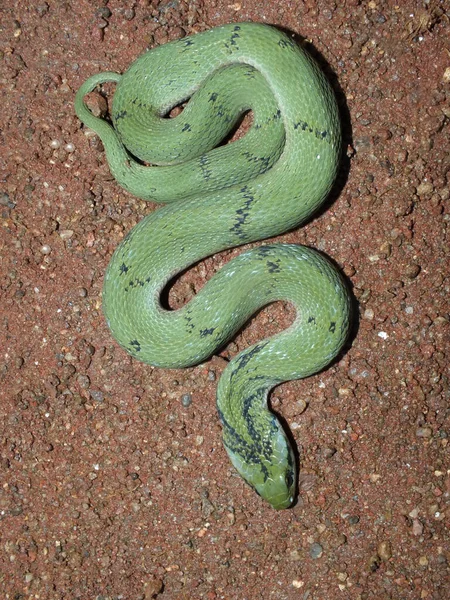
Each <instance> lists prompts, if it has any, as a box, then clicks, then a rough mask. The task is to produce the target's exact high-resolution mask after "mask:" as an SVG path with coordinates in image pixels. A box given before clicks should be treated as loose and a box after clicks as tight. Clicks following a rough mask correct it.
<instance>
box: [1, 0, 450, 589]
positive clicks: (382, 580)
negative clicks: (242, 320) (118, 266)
mask: <svg viewBox="0 0 450 600" xmlns="http://www.w3.org/2000/svg"><path fill="white" fill-rule="evenodd" d="M445 11H447V13H445ZM449 15H450V13H449V4H448V2H444V1H441V2H439V1H438V0H429V1H428V2H424V3H422V2H419V1H417V2H414V1H412V0H407V1H405V2H398V1H397V2H394V1H393V0H375V1H365V0H364V1H358V0H344V1H342V2H334V1H333V0H305V1H300V0H266V1H265V2H257V1H255V0H240V1H238V2H229V1H224V0H210V1H209V2H208V1H207V0H192V1H190V2H186V1H185V0H173V1H170V2H169V1H160V2H159V1H158V0H152V1H151V2H149V1H148V0H147V1H145V0H136V1H134V2H131V1H130V2H127V1H123V2H120V1H119V0H111V1H110V2H107V1H101V0H97V1H96V2H87V1H86V0H80V1H77V2H75V1H62V0H61V1H53V0H48V1H47V2H37V3H30V2H25V1H23V0H18V1H16V2H9V3H8V2H5V3H3V9H2V14H1V17H0V22H1V30H0V42H1V44H0V50H1V52H0V58H1V62H0V64H1V75H0V77H1V84H2V92H1V94H2V96H1V97H2V110H1V114H2V133H1V194H0V205H1V206H0V211H1V225H2V227H1V238H0V243H1V263H0V264H1V284H0V285H1V288H0V290H1V300H0V302H1V304H0V316H1V331H0V347H1V358H0V374H1V392H0V394H1V401H0V409H1V419H2V436H1V460H2V471H1V483H2V485H1V495H0V519H1V521H0V540H1V546H0V550H1V553H0V592H1V594H0V595H1V597H2V598H5V599H14V600H22V599H23V600H25V599H46V600H47V599H58V600H59V599H71V600H73V599H80V600H84V599H97V600H101V599H103V600H106V599H111V600H112V599H124V600H135V599H149V598H158V599H159V598H161V600H162V599H164V600H182V599H197V598H206V599H208V600H214V599H215V598H217V599H219V598H222V599H226V600H234V599H235V600H252V599H258V600H259V599H264V600H265V599H267V600H269V599H273V600H276V599H282V600H291V599H301V600H331V599H335V598H336V599H340V598H345V599H360V600H368V599H372V598H373V599H376V600H380V599H388V598H392V599H396V600H399V599H400V600H413V599H414V600H415V599H422V600H446V599H447V598H449V597H450V596H449V594H450V592H449V590H450V577H449V560H450V543H449V537H450V536H449V530H448V526H449V522H450V506H449V502H450V461H449V439H448V438H449V435H450V422H449V382H448V377H449V373H448V363H449V358H450V351H449V303H448V298H449V287H450V278H449V268H448V244H449V240H448V228H449V196H450V175H449V168H450V159H449V150H450V144H449V136H450V127H449V120H450V102H449V100H450V54H449V50H450V46H449V39H450V23H449ZM243 20H256V21H262V22H267V23H273V24H277V25H280V26H282V27H284V28H286V29H288V30H290V31H292V32H295V33H297V34H299V35H301V36H304V38H306V40H307V45H309V47H310V48H312V50H313V51H314V53H316V55H318V56H319V57H322V59H323V60H322V64H323V65H324V67H325V68H327V70H328V73H329V75H330V78H331V79H332V81H333V83H334V85H335V88H336V90H337V93H338V96H339V100H340V104H341V108H342V115H343V121H344V128H345V132H346V140H345V143H346V145H348V161H347V163H346V164H343V166H342V177H341V182H340V185H339V186H338V190H337V192H336V193H335V194H334V198H333V202H332V203H331V204H330V206H329V207H328V209H327V210H324V211H322V213H321V214H320V215H319V216H318V217H317V218H316V219H315V220H313V221H312V222H311V223H310V224H308V225H307V226H305V227H304V228H302V229H301V230H299V231H295V232H293V233H291V234H289V235H286V236H283V237H282V238H280V239H282V240H285V241H290V242H299V243H306V244H308V245H311V246H314V247H317V248H320V249H321V250H323V251H324V252H325V253H327V254H328V255H330V256H331V257H332V258H333V259H334V260H335V261H336V262H337V264H338V265H340V266H341V267H342V268H343V270H344V272H345V273H346V274H347V276H348V278H349V281H350V282H351V284H352V286H353V292H354V295H355V297H356V299H357V301H358V307H357V311H356V314H355V328H354V334H353V337H352V339H351V342H350V344H349V347H348V349H347V351H346V352H345V354H344V355H343V357H342V359H341V360H340V362H339V363H336V364H335V365H333V366H332V367H331V368H330V369H328V370H327V371H325V372H324V373H321V374H320V375H317V376H315V377H311V378H309V379H307V380H305V381H301V382H294V383H286V384H284V385H282V386H281V387H279V388H278V389H277V390H275V393H274V394H273V397H272V403H273V406H274V408H275V409H276V410H277V411H279V412H280V413H281V414H282V415H283V416H284V417H285V419H286V421H287V422H288V423H289V426H290V428H291V430H292V433H293V436H294V438H295V440H296V443H297V445H298V448H299V451H300V456H301V476H300V498H299V501H298V503H297V505H296V506H295V507H294V508H293V509H291V510H288V511H282V512H276V511H274V510H272V509H271V508H270V507H269V506H267V505H266V504H264V503H263V502H262V501H261V500H260V499H259V498H258V497H257V496H256V495H255V494H254V492H253V491H252V490H251V489H250V488H248V487H247V486H246V485H245V484H244V482H243V481H242V480H241V479H240V478H239V477H237V476H236V475H235V473H234V471H233V469H232V467H231V465H230V463H229V461H228V458H227V456H226V454H225V451H224V450H223V448H222V443H221V431H220V427H219V423H218V419H217V415H216V410H215V406H214V395H215V388H216V384H217V379H218V378H219V376H220V373H221V371H222V370H223V366H224V364H225V359H226V358H227V357H229V356H231V355H233V354H235V353H236V351H238V350H239V349H241V348H244V347H246V346H247V345H248V344H250V343H252V342H254V341H255V340H256V339H259V338H262V337H264V336H265V335H266V334H267V332H268V331H277V330H278V329H279V328H280V327H282V326H284V325H285V324H286V323H288V322H289V320H290V319H291V318H292V314H291V310H290V308H289V307H288V306H284V305H282V304H281V303H280V304H277V305H275V306H273V307H270V308H267V309H265V310H264V311H262V313H260V314H259V315H258V316H257V317H255V318H254V319H253V320H252V322H251V323H250V324H249V325H248V327H246V328H245V329H244V331H243V332H242V333H241V334H240V335H239V336H238V337H237V339H235V340H234V341H233V342H232V343H230V345H229V346H228V347H227V348H226V350H225V352H224V353H222V356H221V357H216V358H213V359H212V360H211V361H210V362H208V363H207V364H205V365H201V366H199V367H196V368H193V369H187V370H179V371H167V370H159V369H154V368H151V367H148V366H145V365H142V364H139V363H138V362H136V361H134V360H132V359H131V358H129V357H128V356H127V355H125V353H124V352H123V351H122V350H121V349H120V348H118V347H117V345H116V344H115V343H114V341H113V340H112V338H111V336H110V334H109V331H108V329H107V327H106V325H105V322H104V319H103V317H102V313H101V288H102V278H103V275H104V272H105V268H106V265H107V263H108V260H109V257H110V256H111V253H112V252H113V250H114V248H115V247H116V246H117V244H118V243H119V242H120V240H121V239H122V237H123V236H124V234H125V233H126V232H127V231H129V230H130V228H131V227H132V226H133V225H134V224H135V223H136V222H137V221H138V220H140V219H141V218H142V216H143V215H144V214H146V213H147V212H148V211H150V210H154V208H155V207H154V206H151V205H148V204H145V203H144V202H142V201H139V200H136V199H134V198H133V197H131V196H130V195H127V194H126V193H125V192H123V191H122V190H121V189H120V188H119V187H118V186H117V185H116V184H115V182H114V181H113V180H112V179H111V177H110V175H109V171H108V168H107V165H106V164H105V157H104V152H103V149H102V146H101V144H100V143H99V141H98V139H97V138H96V137H94V136H92V135H87V134H86V132H85V131H84V130H83V129H82V128H81V126H80V123H79V121H78V119H77V118H76V116H75V114H74V109H73V99H74V93H75V91H76V90H77V89H78V87H79V85H80V84H81V83H82V82H83V81H84V80H85V79H86V78H87V77H88V76H89V75H92V74H93V73H96V72H98V71H103V70H114V71H123V70H124V69H125V68H126V67H127V66H128V65H129V64H130V62H131V61H132V60H133V59H134V58H135V57H137V56H138V55H139V54H140V53H141V52H143V51H144V50H145V49H146V47H148V46H150V47H152V46H155V45H158V44H161V43H164V42H166V41H167V40H170V39H173V38H177V37H180V36H183V35H185V34H190V33H193V32H197V31H202V30H204V29H207V28H209V27H212V26H215V25H219V24H222V23H226V22H229V21H243ZM234 252H235V251H233V252H232V253H227V254H226V255H224V256H215V257H212V258H209V259H207V260H205V261H204V262H203V263H201V264H200V265H199V266H197V267H196V268H194V269H193V270H192V271H190V272H189V273H188V274H187V275H185V276H184V277H183V278H182V279H181V281H179V282H178V283H177V284H176V286H175V288H174V289H173V290H172V301H173V303H174V304H177V303H180V302H182V301H184V300H185V299H187V298H189V297H190V295H192V293H193V292H195V290H196V289H198V287H200V286H201V285H203V283H204V281H205V279H207V278H208V277H209V276H210V274H211V273H213V272H214V271H215V270H216V269H217V268H218V267H219V266H220V264H221V262H223V261H224V260H225V259H226V258H227V257H228V256H229V255H230V254H233V253H234ZM236 252H237V251H236ZM186 394H190V395H191V398H192V402H191V404H190V406H187V407H185V406H184V404H183V402H182V399H183V397H184V395H186Z"/></svg>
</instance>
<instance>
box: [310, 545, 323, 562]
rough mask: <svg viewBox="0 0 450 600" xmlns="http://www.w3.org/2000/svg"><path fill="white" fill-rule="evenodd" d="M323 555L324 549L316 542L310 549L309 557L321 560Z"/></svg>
mask: <svg viewBox="0 0 450 600" xmlns="http://www.w3.org/2000/svg"><path fill="white" fill-rule="evenodd" d="M322 554H323V548H322V546H321V545H320V544H318V543H317V542H314V544H311V546H310V548H309V555H310V557H311V558H313V559H314V560H315V559H317V558H320V557H321V556H322Z"/></svg>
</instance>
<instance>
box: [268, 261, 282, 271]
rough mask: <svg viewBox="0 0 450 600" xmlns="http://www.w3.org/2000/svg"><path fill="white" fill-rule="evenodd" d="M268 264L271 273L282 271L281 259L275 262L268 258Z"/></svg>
mask: <svg viewBox="0 0 450 600" xmlns="http://www.w3.org/2000/svg"><path fill="white" fill-rule="evenodd" d="M266 264H267V270H268V272H269V273H281V267H280V259H278V260H277V261H275V262H273V261H271V260H268V261H267V263H266Z"/></svg>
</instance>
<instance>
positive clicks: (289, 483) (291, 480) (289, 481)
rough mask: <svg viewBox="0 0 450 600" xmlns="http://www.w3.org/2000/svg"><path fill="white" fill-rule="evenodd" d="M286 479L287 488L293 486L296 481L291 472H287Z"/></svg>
mask: <svg viewBox="0 0 450 600" xmlns="http://www.w3.org/2000/svg"><path fill="white" fill-rule="evenodd" d="M284 481H285V483H286V487H287V488H291V487H292V484H293V483H294V476H293V475H292V473H291V472H289V473H286V476H285V478H284Z"/></svg>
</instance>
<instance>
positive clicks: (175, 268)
mask: <svg viewBox="0 0 450 600" xmlns="http://www.w3.org/2000/svg"><path fill="white" fill-rule="evenodd" d="M108 81H112V82H116V83H117V88H116V91H115V94H114V101H113V108H112V114H111V123H112V125H111V124H109V123H108V122H107V121H105V120H103V119H101V118H98V117H95V116H94V115H93V114H92V113H91V112H90V111H89V109H88V108H87V107H86V105H85V102H84V97H85V95H86V94H88V93H89V92H91V91H92V90H94V89H95V87H96V86H97V85H99V84H101V83H104V82H108ZM187 100H189V102H188V103H187V104H186V106H185V108H184V110H183V112H182V113H181V114H180V115H179V116H177V117H176V118H172V119H168V118H164V116H166V115H167V114H168V112H169V111H170V110H171V109H172V108H173V107H174V106H177V105H179V104H180V103H182V102H185V101H187ZM75 108H76V112H77V115H78V117H79V118H80V119H81V121H83V123H84V124H85V125H86V126H88V127H89V128H91V129H93V130H94V131H95V132H96V133H97V134H98V135H99V137H100V138H101V140H102V142H103V145H104V147H105V152H106V156H107V160H108V163H109V166H110V169H111V172H112V174H113V175H114V177H115V178H116V179H117V181H118V183H119V184H120V185H121V186H123V187H124V188H125V189H127V190H128V191H129V192H131V193H132V194H134V195H136V196H138V197H140V198H143V199H146V200H153V201H157V202H161V203H167V204H166V205H165V206H163V207H161V208H159V209H158V210H156V211H155V212H153V213H152V214H150V215H148V216H147V217H145V218H144V219H143V220H142V221H141V222H140V223H139V224H138V225H136V227H134V228H133V229H132V230H131V231H130V233H129V234H128V235H127V237H126V238H125V239H124V240H123V242H122V243H121V244H120V246H119V247H118V248H117V250H116V251H115V253H114V255H113V257H112V260H111V262H110V264H109V266H108V270H107V273H106V276H105V283H104V290H103V310H104V313H105V316H106V319H107V322H108V325H109V327H110V329H111V331H112V334H113V336H114V337H115V339H116V340H117V341H118V343H119V344H120V345H121V346H122V347H123V348H124V349H125V350H126V351H127V352H129V353H130V354H131V355H132V356H133V357H135V358H137V359H138V360H141V361H144V362H146V363H149V364H152V365H155V366H160V367H169V368H170V367H172V368H179V367H187V366H191V365H195V364H197V363H200V362H202V361H205V360H206V359H208V358H209V357H210V356H211V355H212V354H213V353H214V352H215V351H217V349H218V348H221V347H223V345H224V344H225V343H226V342H227V341H228V340H229V339H230V338H231V337H232V336H233V335H234V334H235V333H236V332H237V331H238V330H239V328H241V327H242V326H243V325H244V323H245V322H246V321H247V320H248V319H249V318H250V316H251V315H252V314H254V313H255V312H256V311H257V310H258V309H259V308H261V307H262V306H265V305H266V304H268V303H270V302H274V301H276V300H287V301H289V302H292V303H293V304H294V306H295V307H296V309H297V318H296V320H295V322H294V323H293V324H292V325H291V326H290V327H289V328H288V329H287V330H285V331H283V332H281V333H279V334H278V335H275V336H273V337H271V338H268V339H265V340H263V341H261V342H258V343H257V344H255V345H254V346H251V347H250V348H247V349H246V350H244V351H243V352H241V353H240V354H238V355H237V356H236V357H234V359H233V360H231V362H230V363H229V365H228V366H227V368H226V369H225V371H224V373H223V375H222V377H221V379H220V382H219V385H218V391H217V407H218V411H219V415H220V419H221V422H222V424H223V437H224V444H225V448H226V450H227V452H228V454H229V456H230V459H231V461H232V463H233V464H234V466H235V467H236V469H237V470H238V471H239V473H240V474H241V475H242V477H243V478H244V479H245V480H246V481H247V482H248V483H249V484H250V485H251V486H252V487H253V488H254V489H255V490H256V491H257V492H258V493H259V494H260V495H261V496H262V497H263V498H265V499H266V500H267V501H268V502H269V503H270V504H271V505H272V506H273V507H274V508H277V509H279V508H287V507H289V506H291V504H292V503H293V500H294V496H295V487H296V467H295V459H294V455H293V452H292V448H291V446H290V444H289V442H288V440H287V438H286V435H285V433H284V431H283V429H282V427H281V425H280V423H279V422H278V420H277V419H276V417H275V415H274V414H273V413H271V412H270V411H269V409H268V406H267V398H268V394H269V392H270V390H271V389H272V388H273V387H274V386H275V385H277V384H279V383H281V382H283V381H287V380H291V379H299V378H302V377H307V376H308V375H311V374H313V373H316V372H317V371H319V370H320V369H322V368H323V367H325V366H326V365H327V364H328V363H330V361H331V360H332V359H333V358H334V357H336V355H337V354H338V353H339V351H340V350H341V348H342V346H343V344H344V342H345V340H346V337H347V333H348V328H349V322H350V300H349V294H348V292H347V289H346V287H345V285H344V283H343V281H342V279H341V277H340V275H339V273H338V271H337V270H336V269H335V268H334V267H333V266H332V265H331V264H330V262H329V261H328V260H327V259H325V258H324V257H323V256H322V255H320V254H319V253H318V252H316V251H314V250H311V249H309V248H305V247H303V246H296V245H290V244H271V245H266V246H260V247H257V248H254V249H252V250H249V251H247V252H244V253H243V254H241V255H240V256H238V257H237V258H234V259H233V260H231V261H230V262H228V263H227V264H226V265H225V267H224V268H222V269H221V270H220V271H219V272H218V273H216V274H215V275H214V276H213V277H212V279H210V280H209V281H208V282H207V283H206V284H205V286H204V287H203V289H202V290H201V291H200V292H199V293H198V294H197V295H196V296H195V298H194V299H193V300H191V301H190V302H189V303H188V304H187V305H186V306H184V307H183V308H181V309H179V310H176V311H169V310H166V309H164V308H163V307H162V306H161V304H160V295H161V292H162V290H163V288H164V287H165V286H166V285H167V283H168V282H169V281H170V280H171V279H172V278H173V277H174V276H175V275H176V274H177V273H179V272H181V271H183V270H184V269H186V268H187V267H189V266H190V265H192V264H193V263H195V262H197V261H199V260H201V259H203V258H204V257H206V256H209V255H211V254H214V253H216V252H220V251H222V250H224V249H226V248H231V247H234V246H238V245H241V244H245V243H249V242H254V241H256V240H260V239H264V238H267V237H270V236H276V235H279V234H281V233H283V232H285V231H287V230H289V229H292V228H294V227H297V226H299V225H300V224H301V223H303V222H304V221H305V220H306V219H308V218H309V217H311V215H312V214H313V213H314V211H315V210H316V209H317V208H318V207H319V206H320V205H321V204H322V202H323V201H324V199H325V198H326V196H327V194H328V192H329V190H330V187H331V186H332V184H333V181H334V179H335V175H336V171H337V167H338V162H339V156H340V144H341V136H340V123H339V117H338V110H337V106H336V102H335V99H334V96H333V93H332V91H331V89H330V87H329V85H328V83H327V81H326V79H325V77H324V76H323V74H322V73H321V72H320V70H319V69H318V67H317V65H316V64H315V63H314V61H313V60H312V59H311V58H310V57H309V55H308V54H307V53H306V52H305V51H304V50H302V49H301V48H299V47H298V46H297V45H296V44H294V43H293V41H292V40H291V39H290V38H289V37H287V36H286V35H284V34H283V33H281V32H280V31H278V30H277V29H274V28H272V27H269V26H267V25H261V24H256V23H240V24H231V25H226V26H224V27H218V28H215V29H212V30H210V31H207V32H205V33H201V34H198V35H195V36H192V37H186V38H183V39H181V40H178V41H175V42H171V43H169V44H166V45H164V46H161V47H159V48H156V49H154V50H151V51H149V52H147V53H145V54H143V55H142V56H141V57H139V58H138V59H137V60H136V61H135V62H134V63H133V64H132V65H131V67H130V68H129V70H128V71H127V72H126V73H125V74H123V75H118V74H116V73H100V74H98V75H95V76H93V77H91V78H90V79H88V80H87V81H86V82H85V83H84V84H83V85H82V86H81V88H80V90H79V91H78V93H77V96H76V100H75ZM249 110H251V111H252V114H253V124H252V127H251V129H250V131H249V132H248V134H247V135H246V136H244V137H243V138H242V139H241V140H239V141H237V142H234V143H232V144H225V145H220V146H217V145H218V144H220V142H221V141H222V140H223V138H224V137H226V136H227V135H228V134H229V132H230V131H232V130H233V128H234V127H235V126H236V124H237V123H238V121H239V119H240V118H241V116H242V115H243V114H244V113H245V112H246V111H249ZM145 163H150V164H151V166H148V165H146V164H145Z"/></svg>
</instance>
